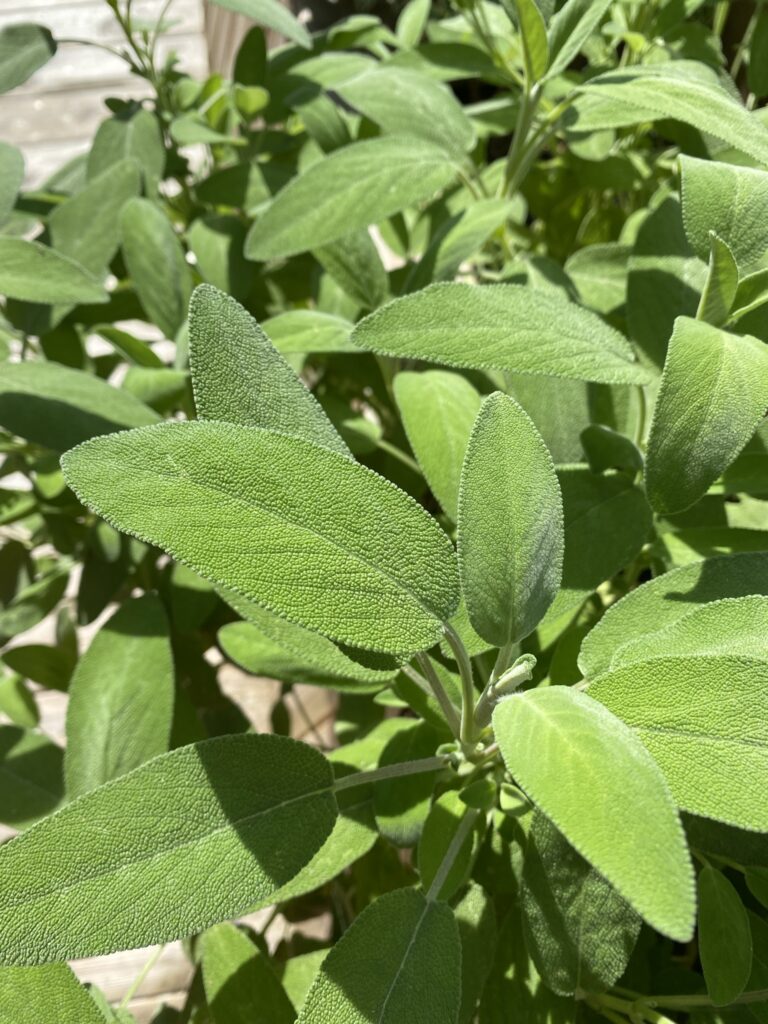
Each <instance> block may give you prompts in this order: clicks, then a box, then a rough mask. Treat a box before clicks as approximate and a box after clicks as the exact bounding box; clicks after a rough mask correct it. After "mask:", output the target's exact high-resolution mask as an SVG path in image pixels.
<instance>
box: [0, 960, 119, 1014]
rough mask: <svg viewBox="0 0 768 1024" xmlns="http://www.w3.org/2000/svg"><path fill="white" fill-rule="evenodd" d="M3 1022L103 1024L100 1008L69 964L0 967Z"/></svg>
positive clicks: (0, 996) (0, 1001) (0, 1007)
mask: <svg viewBox="0 0 768 1024" xmlns="http://www.w3.org/2000/svg"><path fill="white" fill-rule="evenodd" d="M0 1020H1V1021H3V1024H6V1022H7V1024H38V1022H39V1024H43V1021H51V1022H52V1021H56V1024H104V1017H103V1016H102V1014H101V1010H100V1009H99V1008H98V1006H97V1005H96V1003H95V1002H94V1001H93V999H92V998H91V996H90V995H89V994H88V992H87V990H86V989H85V988H83V986H82V985H81V984H80V982H79V981H78V980H77V978H76V977H75V975H74V973H73V971H72V968H71V967H69V966H68V964H48V965H46V966H45V967H33V968H30V967H2V968H0Z"/></svg>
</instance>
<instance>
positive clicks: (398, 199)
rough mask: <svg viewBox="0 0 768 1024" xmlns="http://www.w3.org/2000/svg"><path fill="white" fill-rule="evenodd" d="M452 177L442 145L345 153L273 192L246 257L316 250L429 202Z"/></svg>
mask: <svg viewBox="0 0 768 1024" xmlns="http://www.w3.org/2000/svg"><path fill="white" fill-rule="evenodd" d="M455 176H456V168H455V167H454V166H453V164H452V163H451V162H450V160H448V159H447V158H446V155H445V151H444V150H443V149H442V148H441V147H440V146H436V145H435V144H434V143H432V142H428V141H422V140H418V139H414V138H413V137H411V136H403V137H399V136H395V135H388V136H385V137H383V138H379V139H366V140H364V141H362V142H356V143H354V144H352V145H349V146H344V147H343V148H342V149H337V150H336V151H335V152H333V153H331V154H330V155H329V156H326V157H325V158H324V159H323V160H320V161H319V162H317V163H315V164H312V166H311V167H309V168H308V169H307V170H306V171H304V172H303V174H300V175H299V176H298V178H294V179H293V180H292V181H291V182H290V183H289V184H288V185H286V187H285V188H284V189H282V191H280V192H278V194H277V196H275V198H274V200H273V201H272V203H271V204H270V206H269V207H268V208H267V210H266V212H265V213H264V215H263V216H262V217H260V218H259V219H258V220H257V221H256V222H255V223H254V225H253V227H252V228H251V230H250V232H249V234H248V238H247V239H246V244H245V254H246V256H247V257H248V258H249V259H252V260H271V259H277V258H279V257H282V256H292V255H294V254H295V253H300V252H306V251H307V250H309V249H317V248H319V247H321V246H323V245H327V244H328V243H329V242H335V241H336V240H337V239H339V238H342V237H344V236H345V235H348V234H349V233H350V232H351V231H356V230H359V229H360V228H365V227H368V226H369V225H370V224H377V223H378V222H379V221H382V220H385V219H386V218H387V217H391V216H392V214H394V213H398V212H399V211H400V210H404V209H405V208H406V207H408V206H413V205H414V204H415V203H420V202H423V201H424V200H427V199H431V198H432V197H433V196H434V195H436V194H437V193H438V192H439V191H440V190H441V189H443V188H445V187H446V186H447V185H449V184H450V183H451V181H452V180H453V179H454V178H455Z"/></svg>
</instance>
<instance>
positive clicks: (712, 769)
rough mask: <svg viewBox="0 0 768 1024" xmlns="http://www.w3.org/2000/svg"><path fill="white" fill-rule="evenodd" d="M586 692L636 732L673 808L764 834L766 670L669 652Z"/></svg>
mask: <svg viewBox="0 0 768 1024" xmlns="http://www.w3.org/2000/svg"><path fill="white" fill-rule="evenodd" d="M589 692H590V694H591V695H592V696H593V697H594V698H595V699H596V700H599V701H600V702H601V703H602V704H604V705H605V706H606V707H607V708H608V709H609V710H610V711H612V712H613V713H614V714H615V715H617V716H618V717H619V718H621V719H622V721H624V722H626V723H627V725H629V726H632V728H634V729H635V731H636V732H637V735H638V736H639V737H640V739H641V740H642V742H643V744H644V745H645V746H646V747H647V748H648V750H650V752H651V753H652V754H653V757H654V759H655V760H656V762H657V763H658V764H659V766H660V767H661V770H662V771H663V772H664V775H665V776H666V778H667V781H668V782H669V786H670V789H671V790H672V795H673V796H674V798H675V800H676V801H677V804H678V806H680V807H682V808H683V809H684V810H686V811H690V812H691V813H692V814H700V815H703V816H704V817H707V818H715V819H716V820H718V821H724V822H726V823H727V824H730V825H738V826H739V827H740V828H747V829H754V830H756V831H758V832H767V831H768V794H766V790H765V786H764V785H763V778H764V773H765V772H766V771H768V663H766V662H765V661H751V660H749V659H748V658H745V657H728V656H725V655H720V656H717V657H709V656H695V655H689V656H687V657H675V656H674V652H672V653H671V655H670V656H669V657H666V658H656V659H654V660H653V661H649V662H642V663H639V664H638V663H635V664H632V665H627V666H625V667H622V668H617V669H616V670H615V671H609V672H608V673H606V674H605V675H602V676H599V677H598V678H597V679H595V680H594V682H592V683H590V686H589Z"/></svg>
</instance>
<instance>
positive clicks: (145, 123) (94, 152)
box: [87, 106, 165, 196]
mask: <svg viewBox="0 0 768 1024" xmlns="http://www.w3.org/2000/svg"><path fill="white" fill-rule="evenodd" d="M121 160H133V161H134V162H135V163H136V164H138V166H139V167H140V168H141V172H142V175H143V177H144V183H145V187H146V190H147V194H148V195H150V196H154V195H156V193H157V186H158V183H159V182H160V180H161V179H162V177H163V174H164V172H165V146H164V145H163V135H162V132H161V130H160V124H159V122H158V119H157V118H156V117H155V115H154V114H151V113H150V112H149V111H148V110H144V109H143V108H142V107H139V108H138V109H137V108H136V107H133V106H131V107H126V108H125V109H124V110H121V111H120V112H119V113H117V114H115V115H114V116H113V117H109V118H107V120H106V121H102V122H101V124H100V125H99V127H98V130H97V132H96V135H95V137H94V140H93V145H92V146H91V151H90V153H89V154H88V163H87V176H88V180H89V181H91V180H92V179H93V178H97V177H99V176H100V175H101V174H103V173H104V171H106V170H108V169H109V168H110V167H113V166H114V165H115V164H117V163H119V162H120V161H121Z"/></svg>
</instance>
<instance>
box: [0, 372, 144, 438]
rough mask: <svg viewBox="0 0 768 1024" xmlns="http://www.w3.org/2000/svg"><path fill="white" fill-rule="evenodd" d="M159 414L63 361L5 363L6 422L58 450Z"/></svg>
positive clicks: (0, 404)
mask: <svg viewBox="0 0 768 1024" xmlns="http://www.w3.org/2000/svg"><path fill="white" fill-rule="evenodd" d="M158 419H159V416H158V415H157V413H156V412H154V411H153V410H152V409H150V408H149V407H148V406H146V405H144V403H143V402H140V401H139V400H138V399H137V398H134V397H133V395H129V394H128V393H127V392H126V391H123V390H121V389H119V388H113V387H112V386H111V385H110V384H107V383H106V382H105V381H102V380H99V378H98V377H95V376H93V375H92V374H89V373H84V372H83V371H81V370H71V369H70V368H69V367H67V366H62V365H61V364H60V363H43V362H28V361H27V362H24V363H2V364H0V424H2V426H3V427H5V429H6V430H9V431H10V432H11V433H12V434H18V435H19V436H20V437H23V438H26V439H27V440H28V441H34V442H35V443H36V444H41V445H43V446H44V447H46V448H51V449H52V450H53V451H59V452H61V451H66V449H67V448H71V447H72V446H73V445H76V444H80V442H81V441H86V440H87V439H88V438H89V437H94V436H96V435H98V434H108V433H111V432H112V431H115V430H124V429H125V428H126V427H141V426H145V425H147V424H150V423H156V422H157V420H158Z"/></svg>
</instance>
